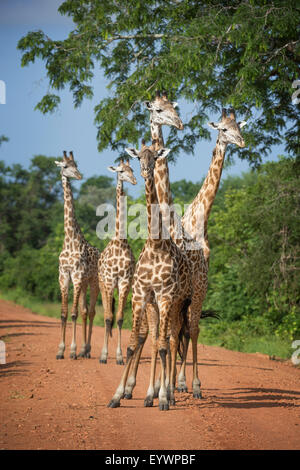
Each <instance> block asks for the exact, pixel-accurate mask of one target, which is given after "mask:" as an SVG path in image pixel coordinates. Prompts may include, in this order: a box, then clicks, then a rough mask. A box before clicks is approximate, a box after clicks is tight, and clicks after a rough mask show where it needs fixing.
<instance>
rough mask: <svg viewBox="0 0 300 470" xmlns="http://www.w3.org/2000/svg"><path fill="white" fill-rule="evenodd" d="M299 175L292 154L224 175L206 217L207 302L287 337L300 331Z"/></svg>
mask: <svg viewBox="0 0 300 470" xmlns="http://www.w3.org/2000/svg"><path fill="white" fill-rule="evenodd" d="M299 175H300V167H299V163H298V162H297V161H296V160H295V159H292V158H281V160H280V161H279V162H272V163H267V164H264V165H262V167H261V169H260V170H259V171H258V172H257V174H256V176H255V178H254V177H253V178H252V177H250V175H247V174H246V175H244V177H242V178H240V184H239V185H236V182H234V185H232V186H231V187H230V180H229V183H227V184H225V185H224V186H225V187H226V186H227V189H226V191H225V192H224V193H223V199H224V200H223V202H222V204H221V203H220V204H217V205H216V206H214V207H213V210H212V214H211V218H210V221H209V234H210V235H209V238H210V245H211V262H210V275H209V276H210V277H209V292H208V295H207V300H206V303H207V305H208V306H209V307H210V308H215V309H217V310H219V311H221V312H222V314H223V316H224V318H227V319H228V320H239V319H242V318H244V317H247V316H249V318H251V317H253V316H257V317H263V318H264V319H265V321H266V322H267V324H268V326H269V329H270V330H271V331H273V332H274V331H275V332H277V333H278V334H281V335H288V336H289V337H291V338H293V337H295V336H296V335H297V334H299V333H300V310H299V281H300V279H299V271H300V265H299V249H300V245H299V240H300V230H299V222H298V221H299V216H300V213H299V208H300V190H299ZM231 183H232V182H231ZM237 186H238V187H237ZM221 189H222V188H221Z"/></svg>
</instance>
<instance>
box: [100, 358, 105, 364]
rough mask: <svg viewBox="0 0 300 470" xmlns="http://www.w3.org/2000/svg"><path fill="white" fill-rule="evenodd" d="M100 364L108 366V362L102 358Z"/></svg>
mask: <svg viewBox="0 0 300 470" xmlns="http://www.w3.org/2000/svg"><path fill="white" fill-rule="evenodd" d="M99 362H100V364H107V360H106V359H101V358H100V359H99Z"/></svg>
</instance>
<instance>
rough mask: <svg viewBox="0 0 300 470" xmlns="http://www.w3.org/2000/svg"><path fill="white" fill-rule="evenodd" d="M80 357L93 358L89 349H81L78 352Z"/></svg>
mask: <svg viewBox="0 0 300 470" xmlns="http://www.w3.org/2000/svg"><path fill="white" fill-rule="evenodd" d="M78 357H86V358H87V359H90V358H91V355H90V353H89V352H87V351H81V352H80V353H79V354H78Z"/></svg>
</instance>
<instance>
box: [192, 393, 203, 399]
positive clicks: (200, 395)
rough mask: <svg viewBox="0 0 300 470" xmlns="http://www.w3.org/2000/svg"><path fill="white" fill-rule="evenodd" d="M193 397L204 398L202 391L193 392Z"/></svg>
mask: <svg viewBox="0 0 300 470" xmlns="http://www.w3.org/2000/svg"><path fill="white" fill-rule="evenodd" d="M193 397H194V398H203V397H202V393H201V392H194V393H193Z"/></svg>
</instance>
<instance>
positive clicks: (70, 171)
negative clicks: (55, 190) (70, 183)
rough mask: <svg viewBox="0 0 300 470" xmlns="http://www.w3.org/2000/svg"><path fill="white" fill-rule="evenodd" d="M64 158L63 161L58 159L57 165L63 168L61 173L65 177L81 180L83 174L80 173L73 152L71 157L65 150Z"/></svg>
mask: <svg viewBox="0 0 300 470" xmlns="http://www.w3.org/2000/svg"><path fill="white" fill-rule="evenodd" d="M63 154H64V156H63V160H62V162H58V161H56V162H55V163H56V165H57V166H59V167H60V168H61V175H62V176H64V177H65V178H75V179H76V180H81V179H82V175H81V174H80V173H79V171H78V169H77V165H76V163H75V160H74V156H73V152H72V151H71V152H70V153H69V157H68V156H67V152H66V151H65V150H64V151H63Z"/></svg>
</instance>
